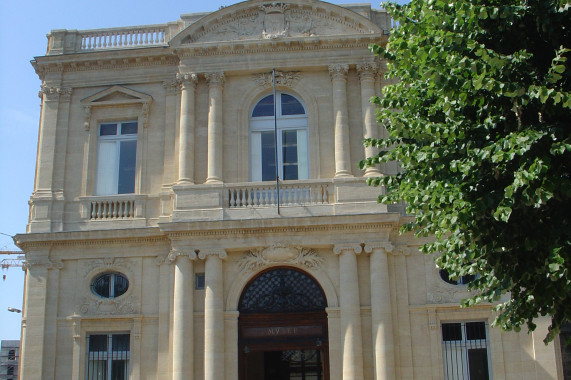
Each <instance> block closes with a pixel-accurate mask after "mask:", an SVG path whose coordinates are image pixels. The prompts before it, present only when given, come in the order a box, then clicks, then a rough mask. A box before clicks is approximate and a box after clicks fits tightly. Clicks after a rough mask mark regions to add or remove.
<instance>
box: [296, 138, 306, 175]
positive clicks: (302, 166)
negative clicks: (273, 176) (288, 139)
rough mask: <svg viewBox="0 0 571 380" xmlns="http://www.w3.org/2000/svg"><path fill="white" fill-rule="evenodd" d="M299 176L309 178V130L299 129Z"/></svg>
mask: <svg viewBox="0 0 571 380" xmlns="http://www.w3.org/2000/svg"><path fill="white" fill-rule="evenodd" d="M297 177H298V179H308V178H309V158H308V154H307V130H305V129H298V130H297Z"/></svg>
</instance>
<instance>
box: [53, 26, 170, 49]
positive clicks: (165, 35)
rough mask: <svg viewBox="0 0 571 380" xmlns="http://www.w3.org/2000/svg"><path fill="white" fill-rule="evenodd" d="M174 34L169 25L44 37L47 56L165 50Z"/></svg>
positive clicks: (57, 32)
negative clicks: (132, 50) (116, 50)
mask: <svg viewBox="0 0 571 380" xmlns="http://www.w3.org/2000/svg"><path fill="white" fill-rule="evenodd" d="M177 31H178V26H177V25H170V24H158V25H142V26H132V27H123V28H106V29H91V30H66V29H58V30H52V31H51V32H50V33H49V34H48V55H55V54H68V53H79V52H88V51H99V50H113V49H126V48H137V47H152V46H165V45H166V44H167V41H168V40H169V39H170V38H171V37H172V36H173V35H174V34H176V33H177Z"/></svg>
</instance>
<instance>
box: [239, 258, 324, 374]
mask: <svg viewBox="0 0 571 380" xmlns="http://www.w3.org/2000/svg"><path fill="white" fill-rule="evenodd" d="M326 307H327V301H326V299H325V294H324V292H323V290H322V289H321V287H320V286H319V284H318V283H317V281H315V279H314V278H313V277H311V276H310V275H308V274H307V273H305V272H302V271H301V270H298V269H295V268H272V269H269V270H267V271H265V272H262V273H260V274H259V275H257V276H256V277H255V278H254V279H252V280H251V281H250V282H249V283H248V285H246V287H245V289H244V291H243V293H242V296H241V297H240V303H239V306H238V310H239V311H240V316H239V319H238V331H239V338H238V345H239V351H238V355H239V371H240V380H294V379H295V380H329V344H328V339H327V336H328V333H327V314H326V312H325V308H326Z"/></svg>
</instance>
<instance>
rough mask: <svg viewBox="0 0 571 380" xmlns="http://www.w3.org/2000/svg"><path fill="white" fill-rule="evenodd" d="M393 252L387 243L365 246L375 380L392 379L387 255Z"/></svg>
mask: <svg viewBox="0 0 571 380" xmlns="http://www.w3.org/2000/svg"><path fill="white" fill-rule="evenodd" d="M392 250H393V246H392V245H391V243H389V242H373V243H367V244H366V245H365V252H368V253H370V254H371V256H370V258H369V260H370V263H369V264H370V265H369V268H370V272H371V323H372V330H371V331H372V334H373V336H372V338H373V339H372V341H373V358H374V368H375V380H394V379H395V354H394V341H393V318H392V313H391V306H392V305H391V293H390V281H389V263H388V260H387V254H388V252H391V251H392Z"/></svg>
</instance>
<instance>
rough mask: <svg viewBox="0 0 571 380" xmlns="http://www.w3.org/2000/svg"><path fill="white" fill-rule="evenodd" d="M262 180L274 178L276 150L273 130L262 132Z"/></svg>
mask: <svg viewBox="0 0 571 380" xmlns="http://www.w3.org/2000/svg"><path fill="white" fill-rule="evenodd" d="M260 135H261V136H262V181H272V180H274V179H276V152H275V140H274V132H273V131H271V132H262V133H261V134H260Z"/></svg>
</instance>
